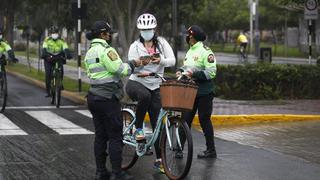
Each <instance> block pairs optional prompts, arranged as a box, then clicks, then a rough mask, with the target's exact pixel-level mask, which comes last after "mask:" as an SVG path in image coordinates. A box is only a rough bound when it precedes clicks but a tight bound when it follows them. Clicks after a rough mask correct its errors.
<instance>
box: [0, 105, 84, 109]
mask: <svg viewBox="0 0 320 180" xmlns="http://www.w3.org/2000/svg"><path fill="white" fill-rule="evenodd" d="M81 107H84V106H71V105H70V106H60V107H59V108H60V109H73V108H81ZM6 109H56V106H8V107H6Z"/></svg>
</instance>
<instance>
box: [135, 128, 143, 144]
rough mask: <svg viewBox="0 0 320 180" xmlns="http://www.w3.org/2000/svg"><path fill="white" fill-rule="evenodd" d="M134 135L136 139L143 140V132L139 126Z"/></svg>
mask: <svg viewBox="0 0 320 180" xmlns="http://www.w3.org/2000/svg"><path fill="white" fill-rule="evenodd" d="M135 137H136V140H137V141H141V140H144V138H145V137H144V132H143V129H141V128H138V129H137V130H136V132H135Z"/></svg>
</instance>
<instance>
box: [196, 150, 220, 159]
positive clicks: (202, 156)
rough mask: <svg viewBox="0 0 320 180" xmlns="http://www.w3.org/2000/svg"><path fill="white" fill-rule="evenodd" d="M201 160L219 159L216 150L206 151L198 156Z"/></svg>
mask: <svg viewBox="0 0 320 180" xmlns="http://www.w3.org/2000/svg"><path fill="white" fill-rule="evenodd" d="M198 158H199V159H205V158H217V152H216V150H206V151H203V152H201V153H199V154H198Z"/></svg>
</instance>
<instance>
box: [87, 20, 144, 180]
mask: <svg viewBox="0 0 320 180" xmlns="http://www.w3.org/2000/svg"><path fill="white" fill-rule="evenodd" d="M112 33H113V31H112V29H111V27H110V25H109V24H108V23H107V22H105V21H96V22H95V23H94V25H93V27H92V29H91V32H90V33H88V34H87V38H88V39H89V40H91V45H90V49H89V50H88V52H87V54H86V56H85V59H84V62H85V67H86V71H87V75H88V77H89V79H90V84H91V86H90V89H89V93H88V97H87V101H88V107H89V110H90V112H91V114H92V116H93V122H94V127H95V139H94V154H95V160H96V166H97V169H96V180H105V179H109V176H110V172H109V171H108V170H107V168H106V157H107V153H106V150H107V143H108V142H109V154H110V161H111V165H112V175H111V179H132V176H130V175H128V174H126V173H125V172H124V171H121V161H122V157H121V156H122V155H121V154H122V147H123V145H122V128H123V122H122V116H121V107H120V103H119V100H120V99H121V98H122V97H123V90H122V82H121V80H120V78H121V77H122V76H128V75H130V74H131V73H132V72H133V70H134V68H135V66H139V64H141V61H140V60H133V61H130V62H129V63H123V62H122V60H121V59H120V57H119V55H118V53H117V52H116V50H115V49H114V48H112V47H111V46H110V43H111V37H112V36H111V35H112Z"/></svg>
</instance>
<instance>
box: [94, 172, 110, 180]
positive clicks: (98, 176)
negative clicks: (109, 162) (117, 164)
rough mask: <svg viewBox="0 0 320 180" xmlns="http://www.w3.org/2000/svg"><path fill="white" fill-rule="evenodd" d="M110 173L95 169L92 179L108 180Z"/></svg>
mask: <svg viewBox="0 0 320 180" xmlns="http://www.w3.org/2000/svg"><path fill="white" fill-rule="evenodd" d="M110 176H111V173H110V172H109V171H97V172H96V177H95V178H94V180H109V179H110Z"/></svg>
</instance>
